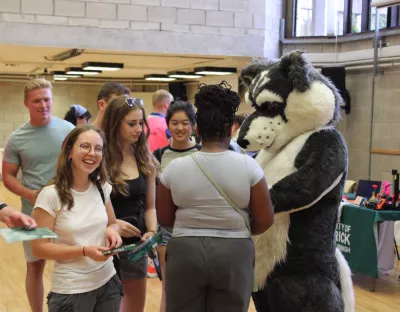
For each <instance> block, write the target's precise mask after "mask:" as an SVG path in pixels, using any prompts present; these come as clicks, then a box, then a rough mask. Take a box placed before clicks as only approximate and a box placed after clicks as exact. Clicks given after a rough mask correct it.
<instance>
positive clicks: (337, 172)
mask: <svg viewBox="0 0 400 312" xmlns="http://www.w3.org/2000/svg"><path fill="white" fill-rule="evenodd" d="M241 80H242V81H243V82H244V84H245V86H246V87H247V88H248V92H247V93H246V101H247V102H248V103H249V104H250V105H252V106H253V107H254V108H255V112H254V113H253V114H252V115H250V116H249V117H248V118H247V119H246V120H245V121H244V122H243V124H242V126H241V128H240V130H239V137H238V139H237V143H238V144H239V145H240V146H241V147H242V148H245V149H247V150H250V151H258V150H259V151H260V152H259V154H258V156H257V158H256V160H257V161H258V163H259V164H260V166H261V167H262V168H263V169H264V174H265V177H266V178H267V181H268V184H269V186H270V194H271V200H272V202H273V204H274V210H275V223H274V225H273V226H272V227H271V228H270V229H269V230H268V231H266V232H265V233H263V234H261V235H258V236H255V237H253V240H254V245H255V250H256V262H255V278H256V282H257V284H258V287H259V291H258V292H256V293H254V294H253V300H254V303H255V306H256V308H257V311H259V312H353V311H354V298H353V297H354V295H353V289H352V282H351V272H350V269H349V267H348V265H347V263H346V261H345V259H344V257H343V256H342V254H341V253H340V251H339V250H337V249H336V246H335V238H334V237H335V235H334V234H335V227H336V220H337V215H338V209H339V205H340V202H341V198H342V192H343V186H344V183H345V180H346V177H347V148H346V144H345V142H344V139H343V137H342V135H341V134H340V133H339V132H338V131H337V130H336V129H335V125H336V123H337V121H338V119H339V107H340V104H341V101H342V99H341V97H340V95H339V93H338V91H337V90H336V88H335V87H334V85H333V84H332V83H331V82H330V81H329V80H328V79H327V78H326V77H324V76H322V75H320V74H319V73H318V72H317V71H316V70H315V69H314V68H313V67H312V66H311V65H310V64H309V63H308V62H307V61H306V59H305V58H304V57H303V55H302V54H301V53H299V52H293V53H289V54H287V55H284V56H283V57H282V58H281V60H280V61H278V62H258V63H254V64H250V65H249V66H247V67H246V68H244V69H243V70H242V73H241Z"/></svg>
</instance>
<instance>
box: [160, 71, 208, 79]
mask: <svg viewBox="0 0 400 312" xmlns="http://www.w3.org/2000/svg"><path fill="white" fill-rule="evenodd" d="M168 76H169V77H172V78H189V79H191V78H201V77H203V76H202V75H198V74H195V73H193V72H191V73H186V72H183V71H173V72H169V73H168Z"/></svg>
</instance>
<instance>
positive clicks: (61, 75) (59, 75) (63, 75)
mask: <svg viewBox="0 0 400 312" xmlns="http://www.w3.org/2000/svg"><path fill="white" fill-rule="evenodd" d="M51 74H52V75H53V76H54V78H56V77H57V78H80V77H82V75H76V74H74V75H71V74H66V73H65V72H63V71H54V72H52V73H51Z"/></svg>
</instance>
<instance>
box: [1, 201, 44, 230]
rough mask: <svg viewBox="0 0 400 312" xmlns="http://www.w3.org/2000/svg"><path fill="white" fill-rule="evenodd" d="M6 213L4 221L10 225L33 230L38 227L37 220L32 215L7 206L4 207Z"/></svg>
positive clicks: (10, 226) (3, 210)
mask: <svg viewBox="0 0 400 312" xmlns="http://www.w3.org/2000/svg"><path fill="white" fill-rule="evenodd" d="M2 212H3V213H4V217H3V219H4V223H5V224H6V225H7V226H8V227H9V228H13V227H23V228H26V229H27V230H33V229H35V228H36V227H37V224H36V222H35V220H33V219H32V218H31V217H29V216H27V215H26V214H23V213H22V212H19V211H16V210H14V209H13V208H11V207H5V208H3V209H2Z"/></svg>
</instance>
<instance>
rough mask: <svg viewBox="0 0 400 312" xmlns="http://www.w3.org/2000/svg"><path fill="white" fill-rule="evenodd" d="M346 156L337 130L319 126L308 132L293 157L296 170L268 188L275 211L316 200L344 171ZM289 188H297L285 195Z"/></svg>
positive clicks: (338, 181)
mask: <svg viewBox="0 0 400 312" xmlns="http://www.w3.org/2000/svg"><path fill="white" fill-rule="evenodd" d="M346 157H347V156H346V150H344V149H343V141H342V138H341V136H339V134H338V133H337V132H336V131H332V130H320V131H319V132H315V133H313V134H311V135H310V137H309V138H308V140H307V141H306V142H305V144H304V146H303V148H302V149H301V151H300V153H299V154H298V155H297V157H296V158H295V160H294V167H295V168H296V171H295V172H294V173H292V174H290V175H288V176H286V177H284V178H283V179H282V180H280V181H279V182H277V183H275V184H274V185H273V186H272V188H271V189H270V194H271V200H272V202H273V204H274V211H275V213H280V212H283V211H287V212H292V211H296V210H301V209H306V208H309V207H312V206H313V205H315V204H317V203H318V202H319V201H320V200H321V199H322V198H323V197H324V196H325V195H327V194H328V193H329V192H330V191H332V189H333V188H335V187H336V186H337V185H338V184H339V183H340V182H341V180H342V179H343V177H344V176H345V175H346V169H347V168H346V167H347V162H346ZM299 186H301V187H299ZM288 190H296V192H294V193H291V194H290V196H288ZM338 195H339V194H338ZM321 208H322V209H323V207H321Z"/></svg>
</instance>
